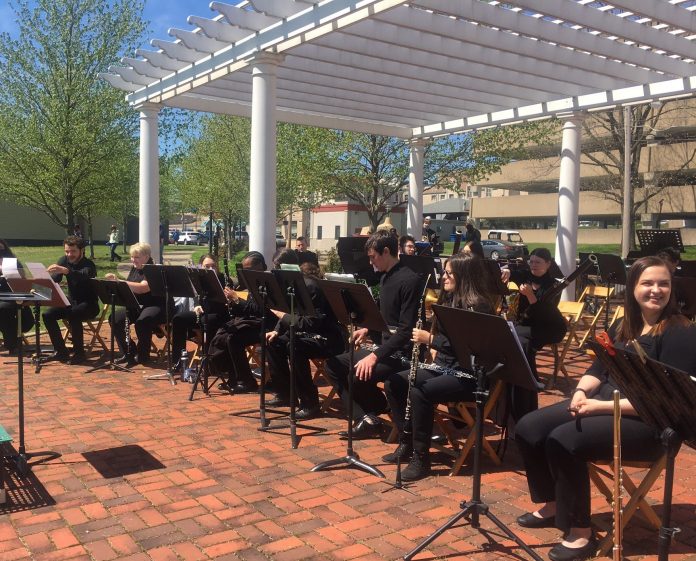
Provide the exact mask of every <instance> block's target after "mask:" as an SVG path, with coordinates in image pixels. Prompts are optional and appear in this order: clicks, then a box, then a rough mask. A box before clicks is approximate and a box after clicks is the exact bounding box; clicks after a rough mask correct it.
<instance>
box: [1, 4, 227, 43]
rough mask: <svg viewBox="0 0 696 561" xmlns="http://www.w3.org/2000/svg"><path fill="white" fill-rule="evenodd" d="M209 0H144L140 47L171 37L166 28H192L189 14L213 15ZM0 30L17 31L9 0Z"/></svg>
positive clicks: (3, 5) (2, 10)
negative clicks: (144, 34)
mask: <svg viewBox="0 0 696 561" xmlns="http://www.w3.org/2000/svg"><path fill="white" fill-rule="evenodd" d="M209 4H210V0H145V11H144V14H143V15H144V18H145V19H146V20H148V21H149V22H150V31H149V32H148V34H147V39H146V40H145V41H144V43H143V44H142V45H141V48H146V49H147V48H151V47H150V46H149V40H150V39H155V38H156V39H171V37H170V36H169V35H167V29H169V28H170V27H178V28H181V29H193V27H191V26H190V25H189V24H188V23H186V18H187V17H188V16H190V15H196V16H202V17H213V16H214V15H217V12H213V11H212V10H211V9H210V8H209V7H208V6H209ZM0 32H8V33H10V34H11V35H14V34H15V33H16V32H17V24H16V22H15V16H14V11H13V10H12V9H11V8H10V2H9V0H0Z"/></svg>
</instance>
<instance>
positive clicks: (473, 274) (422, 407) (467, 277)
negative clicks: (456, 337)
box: [382, 253, 498, 481]
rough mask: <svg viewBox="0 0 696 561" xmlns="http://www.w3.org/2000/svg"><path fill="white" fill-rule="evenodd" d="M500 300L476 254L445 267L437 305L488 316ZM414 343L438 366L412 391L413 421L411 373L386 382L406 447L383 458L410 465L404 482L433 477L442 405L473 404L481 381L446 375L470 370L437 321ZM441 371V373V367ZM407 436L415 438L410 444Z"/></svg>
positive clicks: (422, 371)
mask: <svg viewBox="0 0 696 561" xmlns="http://www.w3.org/2000/svg"><path fill="white" fill-rule="evenodd" d="M497 299H498V296H497V294H496V290H495V283H494V279H493V278H491V275H490V273H489V270H488V268H487V267H486V265H485V263H484V261H483V260H482V259H480V258H479V257H476V256H474V255H464V254H461V253H460V254H457V255H453V256H452V257H450V258H449V259H448V260H447V262H446V263H445V268H444V270H443V272H442V291H441V292H440V296H439V298H438V301H437V303H438V304H440V305H443V306H451V307H453V308H463V309H466V310H473V311H476V312H480V313H485V314H493V313H495V309H496V308H497ZM411 340H412V341H413V342H414V343H419V344H422V345H427V346H428V348H429V349H430V351H431V352H434V354H435V358H434V360H433V365H434V366H433V367H432V368H428V366H425V367H424V368H419V369H418V371H417V372H416V380H415V383H414V384H413V387H411V389H410V396H411V416H410V419H409V425H410V426H407V424H406V422H405V413H406V399H407V396H408V394H409V383H408V377H409V373H410V370H403V371H401V372H399V373H398V374H396V375H393V376H390V377H388V378H387V380H386V382H385V389H386V392H387V400H388V401H389V405H390V408H391V411H392V415H393V418H394V422H395V423H396V425H397V428H398V429H399V431H400V432H401V433H402V437H401V438H400V444H399V446H398V447H397V449H396V450H395V451H394V452H392V453H391V454H387V455H386V456H384V457H383V458H382V460H384V461H385V462H387V463H391V464H395V463H397V461H398V462H409V463H408V466H406V468H405V469H404V470H403V472H402V473H401V478H402V479H403V480H404V481H414V480H417V479H422V478H423V477H426V476H427V475H428V474H429V473H430V444H431V439H432V435H433V415H434V411H435V407H436V406H437V404H438V403H447V402H451V401H470V400H472V399H473V397H474V391H475V390H476V380H474V379H469V378H460V377H456V376H448V375H444V374H443V371H442V369H452V370H464V369H463V368H461V367H460V366H459V363H458V362H457V357H456V356H455V353H454V349H453V348H452V345H451V344H450V341H449V339H448V338H447V334H446V333H445V332H444V331H443V329H442V327H441V326H440V325H439V324H438V321H437V318H436V317H434V316H433V322H432V327H431V330H430V331H426V330H424V329H413V332H412V338H411ZM438 367H439V368H438ZM403 433H410V435H411V438H410V439H408V440H405V439H404V437H403Z"/></svg>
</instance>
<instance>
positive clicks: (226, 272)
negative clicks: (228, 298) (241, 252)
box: [222, 252, 233, 288]
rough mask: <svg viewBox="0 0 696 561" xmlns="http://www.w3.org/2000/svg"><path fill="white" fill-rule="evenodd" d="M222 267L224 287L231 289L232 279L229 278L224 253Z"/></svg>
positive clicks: (228, 269)
mask: <svg viewBox="0 0 696 561" xmlns="http://www.w3.org/2000/svg"><path fill="white" fill-rule="evenodd" d="M222 266H223V269H224V271H225V286H227V287H229V288H233V286H232V279H231V278H230V266H229V263H228V261H227V252H225V256H224V257H223V258H222Z"/></svg>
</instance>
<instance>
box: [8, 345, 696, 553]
mask: <svg viewBox="0 0 696 561" xmlns="http://www.w3.org/2000/svg"><path fill="white" fill-rule="evenodd" d="M4 361H5V359H3V358H0V384H1V386H0V422H1V423H2V424H3V425H4V426H5V427H6V428H7V429H8V431H9V432H10V433H11V434H12V435H15V436H16V435H17V434H18V432H17V374H16V366H14V365H11V364H2V363H3V362H4ZM586 366H587V362H586V361H585V360H579V359H576V362H575V363H574V364H573V365H572V366H571V367H570V368H569V370H570V371H571V374H572V375H573V376H574V377H577V376H578V375H579V374H580V373H581V372H582V371H583V370H584V368H585V367H586ZM85 370H86V368H85V367H68V366H63V365H46V366H44V368H43V369H42V371H41V373H39V374H34V372H33V369H28V371H27V373H26V383H25V387H26V406H27V420H26V435H27V436H26V439H27V449H28V451H30V452H34V451H39V450H55V451H57V452H59V453H60V454H61V457H60V458H59V459H57V460H52V461H49V462H47V463H44V464H36V465H35V466H34V468H33V473H32V475H31V476H30V477H29V478H28V479H26V480H19V479H17V478H16V477H15V476H13V477H12V479H11V481H10V491H9V498H10V502H9V504H8V505H7V506H6V507H5V508H4V509H0V559H2V560H3V561H11V560H14V559H33V560H36V561H53V560H64V559H74V560H91V561H108V560H112V559H118V560H125V561H144V560H149V559H152V560H157V561H168V560H172V561H174V560H185V561H199V560H209V559H216V560H220V561H232V560H248V561H261V560H269V559H271V560H275V561H295V560H331V561H333V560H336V561H345V560H359V561H384V560H395V559H399V558H401V557H402V556H403V555H404V553H406V552H407V551H409V550H410V549H411V548H412V547H414V546H415V545H416V544H417V543H418V542H419V541H420V540H422V539H423V538H424V537H425V536H427V535H428V534H430V533H431V532H433V531H434V530H435V528H437V527H438V526H439V525H441V524H443V523H444V522H445V521H446V520H447V518H448V517H450V516H451V515H452V514H453V513H455V512H456V511H457V510H458V508H459V502H460V501H461V500H463V499H467V498H469V497H470V493H471V477H470V473H471V472H470V468H466V469H465V471H464V473H463V474H462V475H460V476H457V477H449V476H448V475H447V473H448V464H449V462H450V461H451V460H449V459H448V458H447V457H444V456H437V457H436V461H435V466H436V469H435V475H434V476H432V477H430V478H428V479H426V480H424V481H420V482H418V483H417V484H415V485H413V486H412V487H411V489H410V490H411V493H409V492H405V491H401V490H395V491H391V492H388V493H384V491H385V490H386V489H387V485H385V482H384V481H381V480H379V479H377V478H375V477H373V476H371V475H367V474H365V473H362V472H360V471H356V470H353V469H337V470H334V471H324V472H319V473H312V472H310V468H311V467H312V466H313V465H315V464H316V463H318V462H321V461H323V460H326V459H331V458H339V457H341V456H343V455H344V453H345V447H344V443H343V442H341V441H340V440H339V439H338V437H337V435H336V433H337V431H338V430H340V429H341V428H343V426H344V423H343V421H341V420H340V419H339V418H336V417H326V418H321V419H317V420H314V421H312V422H311V423H309V424H310V425H311V426H312V427H315V428H316V430H311V429H302V430H301V431H300V432H301V434H303V435H304V436H303V438H302V441H301V443H300V446H299V448H298V449H296V450H293V449H291V447H290V439H289V436H288V430H287V428H283V427H282V426H281V425H280V423H277V422H276V423H273V424H272V427H277V428H273V429H272V430H270V431H268V432H265V433H261V432H259V431H258V430H257V429H258V427H259V422H258V413H257V409H258V396H256V395H243V396H229V395H223V394H221V393H220V392H217V391H213V392H212V393H211V395H210V397H206V396H204V395H203V394H202V393H200V392H198V393H196V395H195V399H194V400H193V401H188V394H189V391H190V386H189V385H188V384H181V383H179V384H177V385H176V386H175V387H172V386H171V385H170V384H169V383H167V382H166V381H150V380H146V379H144V378H143V374H149V373H153V372H155V371H154V370H151V369H143V368H140V369H138V370H137V371H136V372H134V373H130V374H123V373H115V372H113V373H112V372H109V371H98V372H95V373H92V374H87V373H85ZM541 371H542V372H543V373H546V374H548V372H549V359H548V357H546V358H544V359H543V365H542V367H541ZM561 388H565V386H564V385H563V384H561ZM561 395H562V394H561V393H560V392H557V391H556V392H550V393H545V394H544V395H543V398H542V403H544V404H547V403H550V402H551V401H555V400H557V399H559V398H560V397H561ZM14 444H15V446H17V442H15V443H14ZM392 447H393V446H392V445H387V444H384V443H382V442H379V441H366V442H357V443H356V445H355V449H356V451H357V452H358V453H359V454H360V456H361V458H362V459H363V460H365V461H367V462H369V463H372V464H376V465H379V467H380V468H381V469H383V470H384V472H385V474H386V475H387V477H388V478H389V479H390V480H391V479H393V477H394V467H393V466H385V465H383V464H381V461H380V457H381V456H382V455H383V454H385V453H386V452H388V451H390V450H391V449H392ZM695 459H696V453H695V452H694V451H693V450H691V449H689V448H685V449H684V450H683V451H682V453H681V454H680V456H679V460H678V465H677V474H676V479H675V489H674V509H673V520H674V522H675V525H678V526H680V527H681V528H682V532H681V533H680V534H678V536H677V540H678V541H677V542H676V543H674V545H673V548H672V556H671V559H672V560H676V561H686V560H692V559H696V517H695V516H694V505H695V504H696V490H695V489H696V462H695V461H694V460H695ZM483 467H484V475H483V496H484V499H485V500H486V501H488V502H489V503H491V505H492V509H493V512H494V513H495V514H496V515H497V516H499V518H500V519H502V520H503V521H504V522H505V523H508V524H513V521H514V519H515V518H516V517H517V516H518V515H519V514H521V513H522V512H523V511H525V510H526V509H527V508H528V507H529V503H528V498H527V490H526V483H525V479H524V475H523V471H522V469H521V465H520V460H519V457H518V455H517V453H516V450H515V445H514V443H510V446H509V449H508V451H507V454H506V456H505V461H504V463H503V465H502V466H501V467H499V468H496V467H495V466H493V465H492V464H491V463H490V462H488V461H484V464H483ZM661 492H662V489H661V487H660V488H658V489H656V490H655V491H653V493H652V494H651V500H652V502H656V503H657V504H658V505H659V504H661ZM595 509H596V511H597V512H599V513H601V514H600V515H599V517H600V518H601V519H603V520H604V521H605V522H606V521H608V520H610V514H609V508H608V507H607V505H606V503H604V502H603V501H600V500H599V499H598V498H596V500H595ZM658 514H659V506H658ZM483 527H484V528H485V529H486V530H494V529H493V528H492V527H491V525H490V524H489V523H488V522H487V521H486V520H485V519H484V521H483ZM513 528H514V526H513ZM515 529H517V528H515ZM519 535H520V536H521V537H522V538H523V539H524V540H526V541H527V542H528V543H529V544H530V545H531V546H532V547H533V548H534V549H535V550H537V551H538V552H539V553H540V554H541V555H542V556H544V557H545V554H546V553H547V551H548V549H549V547H550V545H552V544H553V543H554V542H555V541H557V539H558V532H557V531H555V530H521V531H520V532H519ZM489 536H490V537H491V539H492V540H493V542H490V543H489V541H488V540H487V539H486V536H485V535H484V534H481V533H479V532H478V531H476V530H473V529H472V528H471V527H469V526H468V525H460V526H459V527H457V528H455V529H453V530H451V531H448V532H447V533H445V534H444V535H443V536H441V537H440V538H439V539H438V540H437V541H436V542H435V543H434V544H432V546H431V547H430V548H429V549H428V550H427V551H426V552H424V553H422V554H421V555H420V556H419V557H417V559H424V560H425V559H448V560H450V561H453V560H464V559H474V560H500V559H509V560H513V559H525V558H526V557H525V556H524V554H523V552H521V551H520V550H519V548H517V547H516V546H515V545H514V544H513V543H511V542H510V541H509V540H506V539H502V538H501V537H500V535H499V532H497V531H491V532H490V534H489ZM656 544H657V535H656V532H655V531H654V530H650V529H648V528H647V527H646V526H645V525H644V524H643V523H642V522H640V521H634V522H632V523H631V524H630V526H629V528H628V529H627V531H626V534H625V554H626V557H627V558H628V559H631V560H637V559H655V558H656V551H657V548H656Z"/></svg>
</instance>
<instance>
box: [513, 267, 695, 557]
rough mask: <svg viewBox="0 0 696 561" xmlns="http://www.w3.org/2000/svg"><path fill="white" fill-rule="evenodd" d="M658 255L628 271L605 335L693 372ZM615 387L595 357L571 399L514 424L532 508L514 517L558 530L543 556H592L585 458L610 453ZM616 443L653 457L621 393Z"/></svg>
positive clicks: (651, 441)
mask: <svg viewBox="0 0 696 561" xmlns="http://www.w3.org/2000/svg"><path fill="white" fill-rule="evenodd" d="M671 287H672V276H671V274H670V271H669V269H668V268H667V266H666V264H665V263H664V261H662V260H661V259H659V258H658V257H644V258H642V259H639V260H638V261H636V262H635V263H634V264H633V266H632V267H631V269H630V271H629V272H628V281H627V284H626V296H625V310H626V312H625V313H626V315H625V317H624V319H623V321H622V322H621V324H620V325H619V326H618V328H616V329H611V330H610V331H609V334H610V335H611V336H612V338H613V339H614V344H615V346H616V347H619V348H620V347H622V346H624V345H625V344H626V342H627V341H630V340H632V339H636V340H637V341H638V342H639V343H640V345H641V346H642V347H643V349H644V350H645V353H646V354H647V355H648V356H649V357H650V358H654V359H656V360H659V361H660V362H664V363H666V364H669V365H670V366H674V367H675V368H678V369H680V370H684V371H686V372H694V371H696V345H694V340H695V338H696V326H694V325H693V324H691V323H690V322H689V321H688V320H687V319H686V318H684V317H683V316H681V315H680V314H679V313H678V311H677V307H676V302H675V299H674V293H673V292H672V290H671ZM614 389H616V387H615V385H614V383H613V382H612V380H611V378H609V376H608V373H607V371H606V369H605V368H604V367H603V366H602V365H601V363H600V362H599V361H598V360H596V361H595V363H594V364H593V365H592V367H591V368H590V369H589V370H588V371H587V373H586V374H585V375H584V376H583V377H582V378H581V379H580V382H579V383H578V386H577V388H576V389H575V391H574V392H573V396H572V399H570V400H566V401H563V402H561V403H557V404H555V405H552V406H550V407H545V408H543V409H540V410H538V411H534V412H532V413H530V414H529V415H526V416H525V417H523V418H522V419H521V420H520V422H519V424H518V425H517V430H516V434H515V441H516V442H517V445H518V446H519V448H520V451H521V452H522V457H523V459H524V463H525V467H526V471H527V482H528V483H529V489H530V493H531V498H532V501H533V502H535V503H543V505H542V506H541V508H539V509H538V510H536V511H534V512H531V513H527V514H524V515H522V516H520V517H519V518H518V520H517V522H518V524H520V525H521V526H524V527H527V528H543V527H556V528H558V529H560V530H562V531H563V532H564V533H565V537H564V540H563V541H562V542H561V543H560V544H557V545H556V546H554V547H553V548H552V549H551V551H550V553H549V558H550V559H552V560H553V561H572V560H581V559H587V558H589V557H592V556H594V553H595V551H596V547H597V543H596V540H595V539H594V537H593V536H592V530H591V527H590V480H589V475H588V469H587V462H589V461H596V460H609V459H611V458H612V452H613V430H612V428H613V404H612V402H611V399H612V394H613V391H614ZM621 411H622V418H621V448H622V456H623V458H624V459H625V460H631V461H654V460H656V459H657V458H659V457H660V456H661V454H662V452H663V449H662V446H661V443H660V440H659V434H658V433H657V431H655V430H654V429H652V428H650V427H649V426H648V425H646V424H645V423H643V422H642V421H641V420H640V418H638V417H637V415H636V411H635V409H633V407H632V405H631V404H630V403H629V401H628V400H627V399H625V398H624V399H622V400H621Z"/></svg>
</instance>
